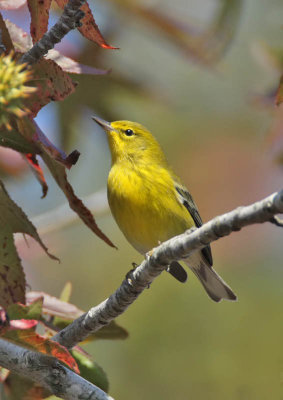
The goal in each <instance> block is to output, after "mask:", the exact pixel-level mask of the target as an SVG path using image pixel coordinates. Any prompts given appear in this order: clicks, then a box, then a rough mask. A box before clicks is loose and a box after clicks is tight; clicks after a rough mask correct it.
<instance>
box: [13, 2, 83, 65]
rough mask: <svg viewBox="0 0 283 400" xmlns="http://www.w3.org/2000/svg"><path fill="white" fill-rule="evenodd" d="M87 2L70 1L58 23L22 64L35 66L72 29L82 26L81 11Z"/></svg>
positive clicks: (25, 56)
mask: <svg viewBox="0 0 283 400" xmlns="http://www.w3.org/2000/svg"><path fill="white" fill-rule="evenodd" d="M84 2H85V0H69V2H68V4H67V5H66V7H65V8H64V11H63V13H62V15H61V17H60V18H59V20H58V22H56V24H55V25H54V26H53V27H52V28H51V29H50V30H49V31H48V32H47V33H45V34H44V35H43V36H42V38H41V39H40V40H39V41H38V42H36V43H35V44H34V46H33V47H32V48H31V49H30V50H28V51H27V52H26V53H25V54H24V55H23V56H22V57H21V59H20V62H21V63H29V64H33V63H35V62H37V61H38V60H39V59H40V58H41V57H43V56H44V55H45V54H47V52H48V51H49V50H50V49H53V47H54V46H55V44H56V43H59V42H60V41H61V40H62V39H63V37H64V36H65V35H66V34H67V33H69V32H70V31H71V30H72V29H75V28H77V27H79V26H81V22H80V21H81V19H82V18H83V17H84V12H83V11H82V10H80V7H81V6H82V5H83V3H84Z"/></svg>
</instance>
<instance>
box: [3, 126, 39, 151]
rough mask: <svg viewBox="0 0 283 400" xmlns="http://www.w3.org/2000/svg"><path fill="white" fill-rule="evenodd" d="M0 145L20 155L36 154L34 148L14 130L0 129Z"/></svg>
mask: <svg viewBox="0 0 283 400" xmlns="http://www.w3.org/2000/svg"><path fill="white" fill-rule="evenodd" d="M0 145H1V146H3V147H9V148H10V149H13V150H16V151H19V152H20V153H33V154H34V153H38V149H37V148H36V146H35V145H34V144H33V143H31V142H29V141H28V140H27V139H25V138H24V137H23V136H22V135H21V134H20V133H19V132H18V131H17V130H16V129H12V130H8V129H6V128H5V127H4V126H3V125H2V126H1V128H0Z"/></svg>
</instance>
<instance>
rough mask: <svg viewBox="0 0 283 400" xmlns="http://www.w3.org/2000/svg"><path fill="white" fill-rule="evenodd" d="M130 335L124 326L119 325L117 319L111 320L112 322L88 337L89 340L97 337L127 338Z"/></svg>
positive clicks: (110, 338)
mask: <svg viewBox="0 0 283 400" xmlns="http://www.w3.org/2000/svg"><path fill="white" fill-rule="evenodd" d="M128 336H129V333H128V331H127V330H126V329H125V328H122V326H120V325H118V324H117V323H116V322H115V321H111V322H110V324H108V325H106V326H104V327H103V328H101V329H99V331H97V332H95V333H94V334H93V335H91V336H89V337H88V340H97V339H108V340H115V339H120V340H121V339H122V340H123V339H127V337H128Z"/></svg>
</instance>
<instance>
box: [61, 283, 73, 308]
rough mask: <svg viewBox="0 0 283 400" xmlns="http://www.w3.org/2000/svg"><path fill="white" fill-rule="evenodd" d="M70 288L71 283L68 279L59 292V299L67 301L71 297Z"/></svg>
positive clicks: (71, 288)
mask: <svg viewBox="0 0 283 400" xmlns="http://www.w3.org/2000/svg"><path fill="white" fill-rule="evenodd" d="M72 290H73V287H72V283H71V282H70V281H68V282H66V283H65V286H64V287H63V290H62V292H61V294H60V300H61V301H65V302H66V303H68V302H69V300H70V298H71V294H72Z"/></svg>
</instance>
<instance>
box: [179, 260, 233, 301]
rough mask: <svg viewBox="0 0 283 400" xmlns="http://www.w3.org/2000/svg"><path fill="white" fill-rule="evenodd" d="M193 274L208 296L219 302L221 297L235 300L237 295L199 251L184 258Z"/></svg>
mask: <svg viewBox="0 0 283 400" xmlns="http://www.w3.org/2000/svg"><path fill="white" fill-rule="evenodd" d="M185 263H186V264H187V265H188V266H189V267H190V269H191V270H192V271H193V272H194V274H195V275H196V276H197V277H198V278H199V280H200V281H201V283H202V285H203V287H204V289H205V290H206V292H207V294H208V295H209V297H210V298H211V299H212V300H214V301H216V302H219V301H221V300H222V299H226V300H237V296H236V295H235V293H234V292H233V291H232V289H231V288H230V287H229V286H228V285H227V283H226V282H224V280H223V279H222V278H221V277H220V276H219V275H218V274H217V273H216V272H215V271H214V269H213V268H212V267H211V266H210V265H208V264H206V262H205V260H204V259H203V258H202V255H201V253H194V254H192V256H191V257H189V258H187V259H186V260H185Z"/></svg>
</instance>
